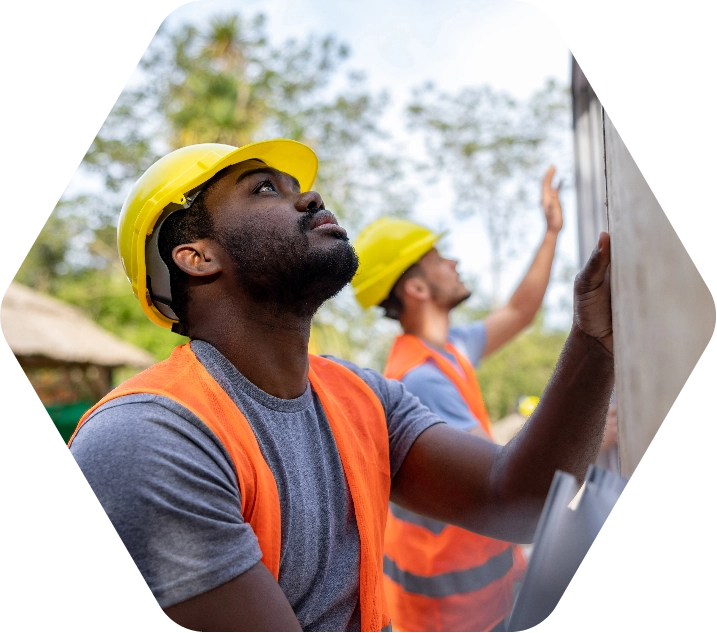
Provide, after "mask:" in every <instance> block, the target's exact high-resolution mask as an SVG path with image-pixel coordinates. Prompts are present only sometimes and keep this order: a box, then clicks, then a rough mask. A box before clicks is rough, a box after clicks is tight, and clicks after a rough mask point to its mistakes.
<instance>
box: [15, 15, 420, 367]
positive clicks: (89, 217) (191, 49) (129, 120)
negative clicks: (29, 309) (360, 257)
mask: <svg viewBox="0 0 717 633" xmlns="http://www.w3.org/2000/svg"><path fill="white" fill-rule="evenodd" d="M265 25H266V21H265V19H264V17H263V16H261V15H258V16H255V17H253V18H251V19H245V18H244V17H242V16H241V15H238V14H236V15H228V16H220V17H215V18H213V19H211V20H210V21H209V22H208V24H206V25H203V26H195V25H183V26H182V27H180V28H176V29H174V30H171V31H170V30H168V29H166V28H161V29H160V31H159V32H158V34H157V36H156V37H155V39H154V40H153V41H152V43H151V44H150V47H149V48H148V50H147V52H146V53H145V55H144V56H143V58H142V60H141V62H140V65H139V68H138V73H137V75H136V77H134V78H133V81H132V82H131V85H130V86H128V87H127V88H126V89H125V90H124V91H123V92H122V94H121V96H120V98H119V99H118V101H117V103H116V104H115V106H114V107H113V109H112V111H111V112H110V114H109V116H108V118H107V120H106V121H105V123H104V125H103V126H102V128H101V130H100V132H99V133H98V135H97V137H96V138H95V140H94V142H93V143H92V145H91V147H90V149H89V151H88V152H87V155H86V156H85V158H84V160H83V162H82V165H81V168H80V173H81V175H82V177H81V178H78V180H80V181H82V182H83V183H85V185H84V190H81V192H80V193H79V194H75V195H67V196H65V197H63V200H62V201H61V202H60V204H59V205H58V207H57V208H56V209H55V211H54V213H53V215H52V217H51V219H50V221H49V222H48V224H47V225H46V227H45V228H44V229H43V231H42V233H41V235H40V236H39V238H38V240H37V242H36V243H35V245H34V246H33V249H32V251H31V253H30V255H29V256H28V259H27V260H26V262H25V263H24V264H23V267H22V268H21V270H20V272H19V274H18V277H17V279H18V281H21V282H24V283H29V284H30V285H35V286H36V287H42V288H43V289H44V290H46V291H48V292H50V293H51V294H54V295H56V296H58V297H59V298H62V299H64V300H67V301H70V302H72V303H75V304H77V305H80V306H81V307H83V308H84V309H85V310H86V311H87V312H89V314H90V315H91V316H93V317H94V318H95V319H96V320H97V321H98V322H99V323H100V324H101V325H102V326H104V327H106V328H107V329H109V330H110V331H113V332H115V333H117V334H118V335H120V336H122V337H123V338H125V339H127V340H129V341H131V342H134V343H136V344H138V345H140V346H142V347H144V348H146V349H148V350H149V351H151V352H152V353H154V354H155V355H156V356H157V357H158V358H164V357H166V356H167V355H168V353H169V352H170V351H171V349H172V348H173V347H174V346H175V345H176V344H178V343H179V342H181V341H182V340H183V339H182V338H181V337H178V336H177V335H174V334H172V333H170V332H166V331H159V330H158V328H157V327H156V326H154V325H152V324H151V323H150V322H149V321H147V319H146V318H145V317H144V315H143V314H142V312H141V309H140V307H139V305H138V304H137V302H136V301H135V300H134V299H133V297H132V296H131V290H130V288H129V285H128V284H127V282H126V280H124V279H123V276H124V275H123V272H122V269H121V265H120V263H119V260H118V257H117V254H116V248H115V244H114V242H115V237H114V231H115V226H116V221H117V217H118V215H119V209H120V207H121V204H122V201H123V199H124V197H125V195H126V193H127V192H128V190H129V188H130V187H131V185H132V183H133V182H134V181H135V180H136V179H137V178H138V177H139V176H140V175H141V174H142V173H143V172H144V170H146V169H147V168H148V167H149V166H150V165H151V164H152V163H153V162H154V161H155V160H156V159H157V158H158V157H160V156H161V155H163V154H164V153H166V152H167V151H169V150H172V149H175V148H177V147H180V146H184V145H186V144H190V143H199V142H220V143H227V144H231V145H243V144H246V143H248V142H251V141H254V140H259V139H262V138H275V137H284V138H291V139H294V140H298V141H301V142H304V143H307V144H308V145H310V146H311V147H313V148H314V149H315V150H316V151H317V153H318V155H319V159H320V161H321V170H320V176H319V180H318V181H317V184H316V188H317V189H318V190H319V191H321V192H322V195H324V197H325V200H326V203H327V206H328V208H330V209H332V210H334V211H335V212H336V213H337V215H338V216H339V218H340V219H341V221H342V224H343V225H344V226H346V227H347V229H348V230H349V232H350V233H354V232H356V231H357V230H358V229H359V228H360V227H361V226H363V225H365V224H366V223H368V222H369V221H371V220H372V219H374V218H375V217H377V216H378V215H380V214H382V213H386V212H390V213H398V214H406V213H408V212H409V210H410V206H411V204H412V201H413V196H412V192H411V190H410V187H406V186H401V181H402V178H403V173H402V169H403V160H402V157H401V156H400V155H399V154H398V153H397V152H396V151H395V148H394V147H393V146H391V144H390V137H389V136H388V134H386V132H385V131H383V130H382V129H381V128H380V126H379V121H380V118H381V114H382V112H383V109H384V108H385V106H386V104H387V103H388V95H386V94H378V95H374V94H372V93H371V92H369V91H368V90H367V89H366V87H365V77H364V76H363V75H362V74H361V73H358V72H355V71H350V70H345V69H343V66H344V64H345V62H346V60H347V58H348V56H349V50H348V48H347V47H346V46H345V45H344V44H342V43H340V42H338V41H337V40H336V39H335V38H334V37H333V36H326V37H318V38H317V37H308V38H306V40H305V41H303V42H300V41H297V40H289V41H287V42H285V43H283V44H281V45H278V46H277V45H274V44H272V43H271V42H270V40H269V38H268V36H267V34H266V29H265ZM341 69H343V70H342V72H339V71H340V70H341ZM88 180H89V181H90V182H91V183H94V185H90V186H87V185H86V183H87V182H88ZM71 189H72V188H71ZM74 189H77V187H74ZM81 189H82V188H81ZM375 319H376V315H375V314H374V313H370V314H368V315H364V314H362V313H361V311H360V308H358V306H357V305H356V304H355V302H353V300H352V299H349V298H348V297H347V296H346V294H345V293H344V295H343V296H342V297H340V298H339V299H338V300H337V301H333V302H331V303H329V304H327V305H326V306H324V307H323V308H322V309H321V311H320V313H319V314H318V315H317V318H316V325H315V328H314V329H315V333H314V334H315V336H314V342H315V343H316V342H317V341H318V342H319V344H320V345H321V347H322V351H333V352H335V353H336V352H341V353H343V354H344V355H345V356H348V357H349V358H352V357H354V356H355V352H356V351H357V350H360V352H361V353H362V354H363V358H364V360H367V361H368V362H369V363H371V362H372V357H371V352H370V350H372V349H374V348H375V347H376V346H375V343H374V342H375V338H374V337H373V336H372V335H371V334H370V333H369V332H370V327H369V326H370V325H371V322H373V321H375ZM367 320H368V321H369V322H370V323H367V326H366V327H365V328H362V329H361V331H360V332H359V330H358V329H357V328H355V327H353V324H354V322H355V321H361V322H366V321H367Z"/></svg>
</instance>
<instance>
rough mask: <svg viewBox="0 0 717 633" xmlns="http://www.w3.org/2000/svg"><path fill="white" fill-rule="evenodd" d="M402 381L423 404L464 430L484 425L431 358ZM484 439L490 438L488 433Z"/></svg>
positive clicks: (449, 422) (452, 424)
mask: <svg viewBox="0 0 717 633" xmlns="http://www.w3.org/2000/svg"><path fill="white" fill-rule="evenodd" d="M401 382H403V384H404V385H405V386H406V389H407V390H408V391H409V392H411V393H413V394H415V395H416V396H417V397H418V399H419V400H420V401H421V403H422V404H424V405H425V406H426V407H428V408H429V409H430V410H431V411H433V413H435V414H436V415H438V416H439V417H440V418H441V419H442V420H445V421H446V422H447V423H448V424H450V425H451V426H453V427H455V428H457V429H460V430H461V431H470V430H473V429H475V428H476V427H478V428H482V427H480V425H479V422H478V419H477V418H476V417H475V416H474V415H473V413H471V410H470V409H469V408H468V405H467V404H466V402H465V400H464V399H463V397H462V396H461V394H460V392H459V391H458V389H456V386H455V385H454V384H453V383H452V382H451V381H450V379H449V378H448V377H447V376H446V375H445V374H444V373H443V372H442V371H441V370H440V369H439V368H438V366H437V365H436V364H435V363H434V362H433V361H432V360H430V359H429V360H427V361H426V362H425V363H423V364H422V365H419V366H418V367H416V368H414V369H412V370H411V371H409V372H408V373H407V374H406V375H405V376H404V377H403V378H402V380H401ZM485 439H488V436H487V435H485Z"/></svg>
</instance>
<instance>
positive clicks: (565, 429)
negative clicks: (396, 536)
mask: <svg viewBox="0 0 717 633" xmlns="http://www.w3.org/2000/svg"><path fill="white" fill-rule="evenodd" d="M609 262H610V240H609V236H608V235H607V234H606V233H603V234H601V235H600V239H599V242H598V247H597V248H596V249H595V251H594V252H593V254H592V256H591V258H590V261H589V262H588V263H587V264H586V266H585V268H584V269H583V270H582V272H581V273H580V274H579V275H578V277H577V278H576V281H575V312H574V318H573V328H572V330H571V332H570V335H569V337H568V340H567V341H566V343H565V347H564V348H563V352H562V354H561V356H560V359H559V360H558V364H557V366H556V368H555V371H554V373H553V376H552V378H551V380H550V383H549V385H548V386H547V388H546V390H545V393H544V394H543V397H542V398H541V400H540V404H539V405H538V407H537V409H536V410H535V412H534V413H533V414H532V416H531V417H530V419H529V420H528V422H527V423H526V425H525V426H524V427H523V429H522V430H521V432H520V433H518V435H517V436H516V437H515V438H514V439H513V440H511V441H510V442H509V443H508V444H507V445H506V446H504V447H499V446H496V445H493V444H490V443H489V442H486V441H484V440H482V439H480V438H478V437H475V436H471V435H468V434H466V433H462V432H460V431H457V430H455V429H452V428H450V427H449V426H448V425H445V424H439V425H436V426H432V427H430V428H429V429H427V430H426V431H425V432H424V433H422V434H421V435H420V436H419V437H418V439H417V440H416V441H415V443H414V444H413V447H412V448H411V450H410V452H409V453H408V456H407V457H406V459H405V461H404V463H403V466H402V467H401V469H400V470H399V472H398V473H397V474H396V476H395V477H394V479H393V487H392V492H391V498H392V500H393V501H394V502H396V503H398V504H399V505H403V506H404V507H406V508H408V509H409V510H412V511H414V512H418V513H420V514H424V515H426V516H429V517H432V518H435V519H438V520H441V521H445V522H448V523H454V524H456V525H459V526H461V527H464V528H466V529H469V530H472V531H475V532H480V533H482V534H486V535H487V536H492V537H495V538H500V539H503V540H508V541H516V542H529V541H530V540H532V537H533V533H534V531H535V527H536V526H537V522H538V519H539V517H540V512H541V509H542V506H543V503H544V501H545V497H546V495H547V493H548V489H549V488H550V483H551V481H552V479H553V475H554V473H555V471H556V470H563V471H566V472H569V473H571V474H573V475H574V476H575V477H576V478H578V479H579V480H582V479H584V477H585V474H586V473H587V469H588V466H589V465H590V463H592V462H593V460H594V459H595V457H596V456H597V453H598V450H599V448H600V442H601V439H602V436H603V430H604V427H605V416H606V412H607V408H608V404H609V400H610V394H611V392H612V387H613V379H614V369H613V353H612V319H611V306H610V277H609Z"/></svg>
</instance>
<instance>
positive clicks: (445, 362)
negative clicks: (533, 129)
mask: <svg viewBox="0 0 717 633" xmlns="http://www.w3.org/2000/svg"><path fill="white" fill-rule="evenodd" d="M554 174H555V169H554V168H553V167H551V168H550V169H549V170H548V172H547V173H546V175H545V178H544V180H543V192H542V193H543V195H542V204H543V211H544V213H545V219H546V229H545V235H544V237H543V240H542V242H541V244H540V246H539V248H538V251H537V253H536V255H535V258H534V260H533V262H532V264H531V265H530V267H529V269H528V272H527V274H526V275H525V277H524V278H523V280H522V281H521V282H520V284H519V285H518V288H517V290H516V291H515V292H514V293H513V295H512V296H511V298H510V300H509V301H508V303H507V304H506V305H505V306H503V307H501V308H499V309H496V310H494V311H493V312H491V313H490V314H489V315H488V316H487V317H486V318H485V319H483V320H480V321H478V322H476V323H472V324H470V325H466V326H461V327H451V324H450V314H451V311H452V310H453V308H455V307H456V306H458V305H460V304H461V303H462V302H463V301H465V300H466V299H467V298H468V297H469V296H470V292H469V291H468V289H467V288H466V286H465V285H464V283H463V281H462V280H461V278H460V276H459V274H458V272H457V270H456V265H457V262H456V261H455V260H451V259H446V258H445V257H443V256H441V254H440V253H439V251H438V250H437V249H436V248H435V243H436V242H437V240H438V239H439V237H440V235H438V234H436V233H433V232H432V231H430V230H428V229H426V228H425V227H423V226H421V225H418V224H416V223H414V222H410V221H407V220H403V219H397V218H381V219H379V220H377V221H376V222H374V223H372V224H371V225H369V226H368V227H367V228H366V229H365V230H364V231H363V232H362V233H361V235H359V237H358V239H357V240H356V250H357V252H358V255H359V258H360V260H361V267H360V269H359V272H358V274H357V275H356V276H355V277H354V279H353V281H352V284H353V287H354V290H355V293H356V297H357V299H358V300H359V302H360V303H361V305H362V306H363V307H364V308H368V307H370V306H372V305H380V306H382V307H383V308H384V310H385V314H386V315H387V316H389V317H391V318H394V319H397V320H399V321H400V323H401V327H402V329H403V332H404V334H403V335H401V336H399V337H398V338H397V339H396V340H395V342H394V344H393V346H392V348H391V351H390V352H389V356H388V360H387V363H386V370H385V372H384V373H385V375H386V376H387V377H388V378H393V379H397V380H401V381H402V382H403V384H404V385H405V386H406V389H407V390H408V391H409V392H410V393H413V394H414V395H416V396H417V397H418V399H419V400H420V401H421V402H422V403H423V404H424V405H425V406H427V407H428V408H429V409H430V410H431V411H433V412H434V413H436V414H437V415H439V416H440V417H441V419H443V420H444V421H445V422H447V423H448V424H450V425H451V426H453V427H454V428H456V429H458V430H460V431H465V432H468V433H472V434H475V435H478V436H479V437H482V438H483V439H485V440H487V441H491V440H492V433H491V427H490V420H489V419H488V412H487V410H486V407H485V404H484V402H483V397H482V395H481V391H480V386H479V384H478V381H477V380H476V377H475V374H474V370H473V368H474V367H475V366H476V365H478V363H479V362H480V361H481V359H483V358H485V357H486V356H488V355H489V354H491V353H493V352H495V351H496V350H497V349H499V348H500V347H502V346H503V345H505V344H506V343H507V342H508V341H510V340H511V339H512V338H514V337H515V336H516V335H517V334H518V333H519V332H520V331H521V330H522V329H524V328H525V327H527V326H528V325H529V324H530V323H531V322H532V321H533V319H534V318H535V315H536V313H537V311H538V309H539V308H540V305H541V303H542V301H543V297H544V295H545V291H546V289H547V286H548V281H549V279H550V271H551V267H552V263H553V258H554V256H555V247H556V243H557V239H558V234H559V232H560V230H561V228H562V226H563V216H562V208H561V205H560V199H559V197H558V193H559V191H558V190H559V187H558V188H553V187H552V180H553V177H554ZM385 547H386V558H385V563H384V572H385V583H386V596H387V600H388V606H389V609H390V611H391V613H392V616H393V624H394V628H395V629H396V630H403V631H499V630H502V628H503V627H504V621H505V619H506V618H507V616H508V615H509V614H510V611H511V608H512V604H513V598H514V587H515V586H516V583H518V582H519V581H520V580H521V579H522V577H523V575H524V572H525V560H524V558H523V555H522V552H521V551H520V548H519V547H517V546H514V545H511V544H509V543H506V542H503V541H500V540H496V539H492V538H489V537H486V536H483V535H480V534H476V533H474V532H471V531H468V530H464V529H461V528H459V527H456V526H453V525H447V524H446V523H443V522H439V521H435V520H433V519H429V518H426V517H424V516H420V515H418V514H416V513H413V512H410V511H408V510H406V509H404V508H401V507H399V506H396V505H394V504H391V507H390V511H389V515H388V519H387V528H386V539H385Z"/></svg>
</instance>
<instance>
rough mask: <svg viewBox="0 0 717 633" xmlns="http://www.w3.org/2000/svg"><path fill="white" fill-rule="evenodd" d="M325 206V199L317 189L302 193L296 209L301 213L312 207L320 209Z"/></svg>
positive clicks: (316, 209)
mask: <svg viewBox="0 0 717 633" xmlns="http://www.w3.org/2000/svg"><path fill="white" fill-rule="evenodd" d="M325 208H326V207H325V206H324V201H323V200H322V198H321V196H320V195H319V193H318V192H316V191H307V192H305V193H302V194H301V195H300V196H299V197H298V198H297V200H296V210H297V211H299V212H301V213H306V212H307V211H309V210H312V209H313V210H315V211H318V210H319V209H325Z"/></svg>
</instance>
